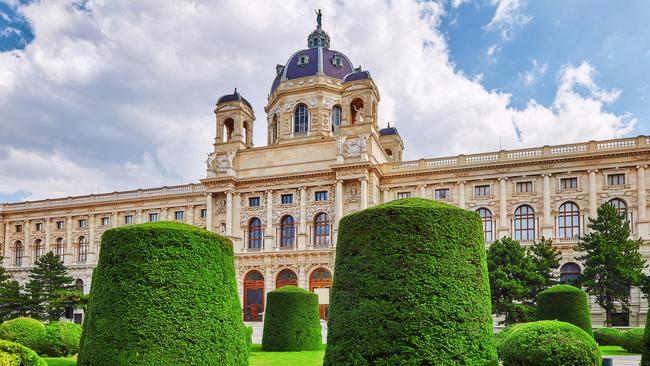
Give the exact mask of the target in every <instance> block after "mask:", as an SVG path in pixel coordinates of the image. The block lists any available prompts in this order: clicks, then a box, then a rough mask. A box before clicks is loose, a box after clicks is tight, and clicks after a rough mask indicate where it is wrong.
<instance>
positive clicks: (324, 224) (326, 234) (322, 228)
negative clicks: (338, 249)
mask: <svg viewBox="0 0 650 366" xmlns="http://www.w3.org/2000/svg"><path fill="white" fill-rule="evenodd" d="M329 244H330V223H329V217H328V216H327V214H326V213H324V212H321V213H319V214H318V215H316V218H315V219H314V246H328V245H329Z"/></svg>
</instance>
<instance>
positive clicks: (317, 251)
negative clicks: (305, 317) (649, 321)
mask: <svg viewBox="0 0 650 366" xmlns="http://www.w3.org/2000/svg"><path fill="white" fill-rule="evenodd" d="M379 101H380V93H379V89H378V88H377V86H376V85H375V83H374V81H373V79H372V77H371V74H370V72H368V71H367V70H362V69H361V68H359V67H355V66H354V65H353V64H352V62H351V61H350V60H349V59H348V57H346V56H345V55H344V54H343V53H341V52H339V51H335V50H333V49H331V48H330V37H329V36H328V34H327V33H326V32H325V31H324V30H323V29H322V27H321V26H320V24H319V25H318V27H317V28H316V29H315V30H314V31H313V32H312V33H311V34H310V35H309V36H308V41H307V48H306V49H303V50H299V51H297V52H295V53H294V54H292V55H291V56H290V57H289V59H288V60H287V62H286V63H285V64H284V65H277V66H276V69H275V77H274V79H273V83H272V85H271V89H270V94H269V97H268V102H267V105H266V106H265V109H264V110H265V112H266V117H267V118H266V123H267V127H268V129H267V145H266V146H262V147H254V146H253V143H252V141H253V124H254V123H255V121H256V118H255V114H254V112H253V108H252V107H251V104H250V103H249V102H248V101H247V100H246V99H245V98H244V97H243V96H242V95H241V94H240V93H239V92H238V91H237V90H235V91H234V93H232V94H228V95H224V96H222V97H221V98H219V99H218V101H217V105H216V109H215V110H214V113H215V117H216V118H215V124H216V126H215V127H216V137H215V140H214V149H213V151H211V152H210V153H209V154H208V157H207V160H206V162H205V164H206V177H205V179H202V180H201V181H200V182H196V183H192V184H186V185H179V186H166V187H160V188H151V189H137V190H132V191H123V192H113V193H103V194H90V195H85V196H77V197H64V198H54V199H46V200H39V201H27V202H19V203H7V204H2V205H0V243H1V244H2V245H1V248H2V260H3V266H4V267H5V268H6V269H7V270H8V271H9V272H10V273H11V274H12V275H13V276H14V278H16V279H17V280H19V281H20V282H21V283H24V282H26V281H27V279H28V278H27V276H28V272H29V269H30V268H31V267H32V266H33V265H34V262H35V261H36V260H38V258H39V257H41V256H43V255H44V254H45V253H47V252H48V251H53V252H54V253H55V254H57V255H59V256H61V257H62V258H63V260H64V263H65V264H66V266H67V267H68V268H69V272H70V274H71V276H73V277H74V278H75V279H76V280H75V286H77V287H78V288H79V289H82V290H83V291H85V292H88V291H89V290H90V282H91V276H92V270H93V268H94V267H95V266H96V264H97V257H98V252H99V246H100V242H101V236H102V233H103V232H104V231H105V230H107V229H110V228H113V227H118V226H122V225H130V224H137V223H143V222H153V221H165V220H173V221H180V222H186V223H189V224H192V225H196V226H199V227H204V228H207V229H208V230H210V231H213V232H216V233H220V234H222V235H225V236H227V237H229V238H230V239H231V240H232V242H233V246H234V251H235V265H236V276H237V283H238V289H239V295H240V299H241V301H242V308H243V317H244V320H246V321H259V320H261V316H260V313H262V312H263V311H264V301H265V297H266V293H268V292H269V291H271V290H273V289H275V288H278V287H282V286H286V285H296V286H300V287H303V288H305V289H308V290H309V291H312V292H315V293H317V294H318V295H319V302H320V304H321V305H320V311H321V317H322V318H326V316H327V308H328V304H329V288H330V286H331V284H332V274H333V272H334V271H335V268H334V254H335V251H336V235H337V226H338V222H339V220H340V219H341V217H343V216H345V215H347V214H349V213H352V212H355V211H358V210H362V209H365V208H367V207H370V206H373V205H377V204H380V203H382V202H387V201H391V200H394V199H400V198H405V197H423V198H428V199H433V200H438V201H442V202H446V203H449V204H453V205H456V206H459V207H462V208H465V209H468V210H473V211H476V212H478V213H479V214H480V217H481V220H482V222H483V230H484V237H485V242H486V246H489V244H490V242H492V241H494V240H496V239H498V238H501V237H504V236H510V237H513V238H514V239H516V240H519V241H520V242H521V243H523V244H524V245H527V244H530V243H532V242H533V241H534V240H538V239H540V238H541V237H542V236H544V237H546V238H552V239H553V242H554V244H555V245H556V246H557V247H558V248H560V249H561V251H562V263H561V268H560V269H559V271H558V276H559V277H560V279H561V280H562V281H563V282H571V281H572V280H574V279H575V278H576V277H577V276H578V275H579V274H580V272H581V264H580V263H579V262H578V261H577V260H576V257H577V256H578V253H576V252H575V251H574V246H575V244H576V243H577V238H578V236H580V235H583V234H584V233H585V231H586V230H587V224H588V218H590V217H595V215H596V208H597V207H598V205H600V204H602V203H604V202H610V203H611V204H612V205H614V206H615V207H616V208H617V209H618V210H619V212H620V213H621V215H624V216H625V217H626V218H627V219H629V221H630V225H631V230H632V235H633V237H634V238H643V239H645V240H646V244H645V245H643V246H642V248H641V250H642V253H643V255H644V257H645V258H650V253H649V249H650V247H649V246H648V244H647V243H648V242H647V241H648V240H650V236H649V233H650V229H649V220H648V218H647V205H648V202H647V199H646V197H647V188H646V181H647V173H646V168H647V165H648V158H649V156H650V137H646V136H639V137H633V138H622V139H613V140H605V141H588V142H581V143H575V144H567V145H550V146H549V145H547V146H542V147H535V148H527V149H518V150H501V151H495V152H486V153H480V154H463V155H457V156H447V157H436V158H426V159H425V158H423V159H419V160H412V161H404V160H402V155H403V151H404V142H403V140H402V138H401V137H400V135H399V133H398V131H397V129H396V128H394V127H390V125H388V127H384V128H380V123H379V121H378V120H377V115H378V113H377V111H378V107H379ZM383 125H384V124H383V123H382V124H381V126H383ZM198 163H199V162H197V164H198ZM630 297H631V306H630V312H629V313H625V314H617V316H616V317H615V324H616V325H630V326H643V325H644V323H645V314H646V313H647V310H648V305H647V301H646V300H645V299H643V296H642V294H641V292H640V291H639V290H638V289H636V288H633V289H632V290H631V293H630ZM591 315H592V319H593V321H594V325H595V326H599V325H601V324H602V322H603V321H604V311H603V310H602V309H601V308H600V307H599V306H598V305H596V304H595V303H593V300H592V303H591ZM75 316H76V319H75V321H78V322H80V321H81V314H75Z"/></svg>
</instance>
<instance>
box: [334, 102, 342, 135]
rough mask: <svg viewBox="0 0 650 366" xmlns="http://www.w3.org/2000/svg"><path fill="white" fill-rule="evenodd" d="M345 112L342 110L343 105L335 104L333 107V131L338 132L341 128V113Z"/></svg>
mask: <svg viewBox="0 0 650 366" xmlns="http://www.w3.org/2000/svg"><path fill="white" fill-rule="evenodd" d="M342 114H343V111H342V110H341V106H339V105H335V106H334V107H332V132H336V131H338V130H339V127H341V115H342Z"/></svg>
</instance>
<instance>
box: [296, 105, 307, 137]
mask: <svg viewBox="0 0 650 366" xmlns="http://www.w3.org/2000/svg"><path fill="white" fill-rule="evenodd" d="M308 129H309V111H307V106H306V105H304V104H299V105H298V107H296V110H295V112H294V113H293V133H307V130H308Z"/></svg>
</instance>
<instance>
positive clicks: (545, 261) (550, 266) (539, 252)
mask: <svg viewBox="0 0 650 366" xmlns="http://www.w3.org/2000/svg"><path fill="white" fill-rule="evenodd" d="M528 255H529V256H530V257H531V259H532V261H533V263H534V264H535V268H536V269H537V273H538V274H539V275H540V276H541V281H540V282H539V283H537V284H533V287H532V293H531V297H532V299H533V300H534V301H535V299H537V294H539V293H540V292H542V291H544V290H546V289H547V288H549V287H551V286H553V285H555V284H557V282H558V281H557V280H556V278H555V277H554V276H553V271H554V270H555V269H557V268H558V267H559V266H560V259H561V258H562V252H561V251H560V250H559V249H558V248H556V247H554V246H553V240H551V239H546V238H544V237H543V236H542V239H541V240H540V241H536V242H535V243H534V244H533V245H532V246H531V247H530V248H528Z"/></svg>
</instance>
